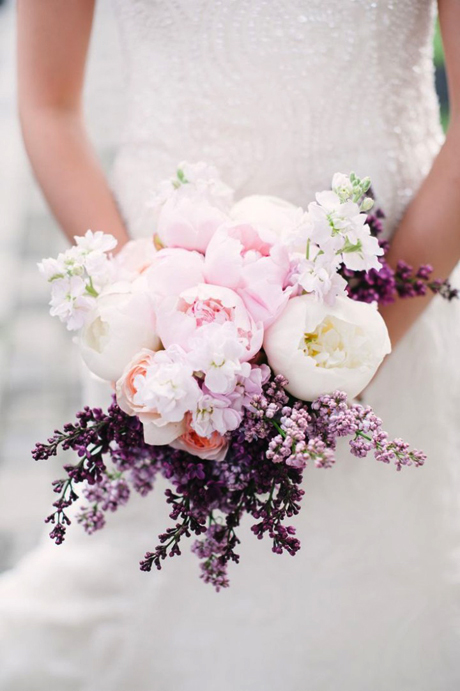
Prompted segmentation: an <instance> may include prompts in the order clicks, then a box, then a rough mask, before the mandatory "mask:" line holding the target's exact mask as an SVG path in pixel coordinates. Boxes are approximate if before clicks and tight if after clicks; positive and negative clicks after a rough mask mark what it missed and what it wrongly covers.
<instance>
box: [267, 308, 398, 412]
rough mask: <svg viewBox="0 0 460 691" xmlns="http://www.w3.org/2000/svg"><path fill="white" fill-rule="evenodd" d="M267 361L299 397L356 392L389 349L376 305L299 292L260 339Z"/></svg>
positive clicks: (367, 379)
mask: <svg viewBox="0 0 460 691" xmlns="http://www.w3.org/2000/svg"><path fill="white" fill-rule="evenodd" d="M264 349H265V352H266V354H267V358H268V362H269V364H270V366H271V367H272V369H273V370H274V372H275V373H276V374H282V375H284V376H285V377H286V378H287V379H288V381H289V384H288V386H287V387H286V388H287V390H288V391H289V393H291V394H292V395H293V396H296V397H297V398H300V399H301V400H303V401H313V400H314V399H315V398H317V397H318V396H322V395H323V394H326V393H332V392H333V391H336V390H340V391H344V392H345V393H346V394H347V395H348V396H349V397H350V398H354V397H355V396H357V395H358V394H359V393H360V392H361V391H362V390H363V389H364V388H365V387H366V386H367V384H368V383H369V382H370V380H371V379H372V377H373V376H374V374H375V372H376V371H377V369H378V367H379V365H380V364H381V362H382V360H383V358H384V357H385V355H387V354H388V353H389V352H390V351H391V345H390V339H389V336H388V331H387V328H386V326H385V322H384V321H383V319H382V317H381V316H380V314H379V312H378V311H377V309H376V307H374V306H373V305H369V304H366V303H363V302H356V301H355V300H351V299H350V298H347V297H338V298H337V299H336V301H335V303H334V305H332V306H331V305H327V304H325V303H321V302H317V301H316V300H315V298H314V297H313V296H311V295H300V296H299V297H296V298H293V299H292V300H290V301H289V302H288V305H287V307H286V309H285V310H284V312H283V313H282V314H281V316H280V317H278V319H277V320H276V321H275V323H274V324H272V326H270V327H269V328H268V329H267V331H266V333H265V338H264Z"/></svg>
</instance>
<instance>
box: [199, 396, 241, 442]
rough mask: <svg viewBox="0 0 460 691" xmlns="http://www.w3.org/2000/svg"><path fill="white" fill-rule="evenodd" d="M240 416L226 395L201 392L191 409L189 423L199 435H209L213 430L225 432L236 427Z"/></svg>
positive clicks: (220, 432)
mask: <svg viewBox="0 0 460 691" xmlns="http://www.w3.org/2000/svg"><path fill="white" fill-rule="evenodd" d="M242 417H243V416H242V413H241V412H240V411H239V410H235V409H234V408H233V407H232V406H231V400H230V399H229V398H227V397H226V396H219V395H213V394H211V393H203V394H202V395H201V397H200V398H199V400H198V402H197V405H196V406H195V408H194V410H192V420H191V423H190V424H191V426H192V427H193V429H194V430H195V432H196V433H197V434H199V435H200V437H210V436H211V435H212V434H213V433H214V432H218V433H219V434H226V432H231V431H232V430H235V429H237V428H238V427H239V425H240V424H241V420H242Z"/></svg>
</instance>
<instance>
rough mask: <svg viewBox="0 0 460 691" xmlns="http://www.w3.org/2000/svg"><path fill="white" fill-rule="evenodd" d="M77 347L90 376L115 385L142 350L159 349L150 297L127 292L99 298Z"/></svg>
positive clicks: (108, 294) (107, 294) (140, 293)
mask: <svg viewBox="0 0 460 691" xmlns="http://www.w3.org/2000/svg"><path fill="white" fill-rule="evenodd" d="M120 290H121V286H120ZM79 344H80V350H81V354H82V357H83V360H84V361H85V363H86V365H87V366H88V368H89V369H90V370H91V372H93V373H94V374H96V375H97V376H98V377H101V379H106V380H107V381H116V380H117V379H119V377H121V375H122V373H123V370H124V368H125V367H126V365H127V364H128V362H129V361H130V360H131V358H132V357H133V356H134V355H135V354H136V353H137V352H139V351H140V350H141V349H142V348H149V349H150V350H157V348H159V346H160V341H159V338H158V336H157V334H156V330H155V313H154V309H153V302H152V299H151V297H150V296H149V295H147V294H146V293H142V292H131V291H128V290H124V291H122V292H108V293H106V294H103V295H100V296H99V297H98V298H97V300H96V309H95V312H94V318H93V319H92V320H91V321H90V322H89V323H88V324H86V326H85V327H84V329H83V330H82V332H81V335H80V339H79Z"/></svg>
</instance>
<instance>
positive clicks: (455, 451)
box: [0, 0, 460, 691]
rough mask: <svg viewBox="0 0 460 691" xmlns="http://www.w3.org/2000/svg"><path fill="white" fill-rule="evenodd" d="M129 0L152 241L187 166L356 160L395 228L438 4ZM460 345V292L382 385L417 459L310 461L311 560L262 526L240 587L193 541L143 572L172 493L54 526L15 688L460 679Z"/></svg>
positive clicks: (260, 179)
mask: <svg viewBox="0 0 460 691" xmlns="http://www.w3.org/2000/svg"><path fill="white" fill-rule="evenodd" d="M116 9H117V13H118V15H119V22H120V29H121V32H122V44H123V47H124V51H125V62H126V65H127V78H128V90H127V98H128V102H129V112H128V119H127V123H126V128H125V133H124V139H123V144H122V146H121V148H120V151H119V154H118V157H117V160H116V164H115V168H114V176H113V184H114V189H115V193H116V195H117V198H118V201H119V204H120V208H121V210H122V212H123V215H124V216H125V218H126V221H127V224H128V226H129V228H130V230H131V232H132V234H133V235H136V236H139V235H143V234H148V233H150V232H151V230H152V227H151V222H150V213H149V208H148V202H149V199H150V196H151V192H152V187H153V186H154V185H155V183H156V182H157V181H158V180H160V179H162V178H164V177H165V176H168V175H169V174H171V173H172V172H173V171H174V170H175V166H176V164H177V163H178V161H180V160H182V159H188V160H190V161H195V160H200V159H204V160H207V161H209V162H213V163H214V164H216V165H217V167H218V168H219V169H220V171H221V173H222V176H223V177H224V179H225V180H227V181H228V182H229V183H230V184H232V185H233V186H234V187H235V188H236V190H237V193H238V195H245V194H248V193H254V192H259V193H266V194H275V195H279V196H282V197H285V198H287V199H289V200H290V201H292V202H296V203H298V204H304V203H306V202H308V201H309V200H310V199H311V197H312V194H313V192H314V191H315V190H320V189H323V188H325V187H326V186H327V185H328V184H329V182H330V179H331V175H332V173H334V172H335V171H337V170H340V171H343V172H346V171H349V170H351V169H354V170H355V171H356V172H357V173H358V174H359V175H370V176H371V178H372V181H373V185H374V189H375V191H376V193H377V196H378V200H379V203H380V204H381V205H382V206H383V208H384V209H385V210H386V212H387V216H388V218H387V225H386V229H387V232H388V233H391V232H392V230H393V229H394V227H395V224H396V223H397V222H398V220H399V219H400V218H401V215H402V213H403V211H404V208H405V207H406V205H407V203H408V202H409V201H410V199H411V197H412V196H413V195H414V194H415V192H416V191H417V188H418V186H419V184H420V182H421V180H422V179H423V177H424V175H425V174H426V173H427V171H428V170H429V168H430V165H431V162H432V160H433V157H434V156H435V154H436V152H437V151H438V148H439V146H440V144H441V142H442V137H441V131H440V127H439V124H438V110H437V103H436V98H435V93H434V88H433V71H432V63H431V45H432V26H433V12H434V7H433V3H432V2H431V0H393V1H392V0H374V1H371V0H328V2H325V1H324V0H283V1H280V2H269V1H268V0H212V1H211V0H193V1H191V0H170V1H169V2H160V0H116ZM433 232H435V228H433ZM457 281H458V282H459V283H460V277H459V276H457ZM459 343H460V308H459V305H458V304H456V305H453V304H446V303H443V302H442V301H441V300H439V299H435V300H434V301H433V302H432V304H431V306H430V307H429V309H428V310H427V311H426V313H425V314H424V315H423V317H422V318H421V319H420V320H419V322H418V323H417V324H416V325H415V326H414V327H413V328H412V330H411V331H410V333H409V334H408V335H407V336H406V338H405V339H404V341H403V342H402V343H401V344H400V345H399V346H398V348H397V350H396V351H395V352H394V354H393V355H392V356H391V358H390V359H389V360H388V362H387V363H386V365H385V366H384V367H383V368H382V370H381V372H380V374H379V376H378V378H377V380H376V381H375V383H374V384H373V386H372V387H371V389H370V390H369V392H368V394H367V398H368V401H369V403H371V404H372V405H373V406H374V407H375V409H376V412H377V413H378V414H380V415H381V416H382V417H383V419H384V421H385V423H386V427H387V428H388V430H389V432H390V433H391V434H392V435H395V436H401V437H403V438H405V439H407V440H408V441H409V442H410V443H411V444H413V445H414V446H417V447H419V448H423V449H424V450H426V451H427V452H428V454H429V461H428V463H427V464H426V466H425V467H424V468H422V469H406V470H405V471H404V472H401V473H396V472H395V471H394V470H393V469H392V468H390V467H387V466H383V465H382V464H378V463H376V462H374V461H373V460H372V459H357V458H354V457H351V456H349V454H348V453H347V452H346V451H345V450H344V451H343V454H342V456H341V459H340V462H339V463H338V464H337V466H336V467H335V468H334V469H332V470H330V471H320V470H316V469H314V468H311V469H308V471H307V472H306V474H305V490H306V496H305V499H304V507H303V511H302V514H301V516H300V517H299V518H298V520H297V526H298V534H299V537H300V538H301V540H302V543H303V547H302V550H301V552H300V553H299V554H298V555H297V556H296V557H295V558H291V557H289V556H281V557H280V556H277V555H273V554H272V553H271V551H270V546H269V544H268V542H265V541H262V542H258V541H257V540H256V539H254V538H253V537H252V535H250V534H249V530H248V527H247V526H245V527H244V530H243V545H242V548H241V556H242V558H241V564H240V566H238V567H234V568H233V569H231V570H230V576H231V580H232V584H231V587H230V589H228V590H226V591H223V592H221V593H219V594H216V593H215V592H214V591H213V589H212V588H211V587H209V586H206V585H204V584H203V583H202V582H201V581H200V580H199V579H198V566H197V563H196V558H195V557H194V556H193V555H189V554H187V553H185V554H184V556H183V557H181V558H180V559H174V560H170V563H167V564H166V567H165V569H164V570H163V571H162V572H160V573H156V572H155V573H151V574H145V573H140V572H139V571H138V567H137V562H138V560H139V558H141V557H142V556H143V554H144V552H145V551H146V550H148V549H150V548H152V547H153V546H155V544H156V536H157V533H158V532H159V531H161V530H162V528H163V527H164V525H165V521H166V520H167V515H166V510H165V509H164V508H163V506H162V503H163V502H162V497H161V496H159V491H158V490H159V489H160V488H158V489H157V492H156V494H155V493H154V494H153V495H150V496H149V497H148V498H146V499H137V498H136V499H133V501H132V502H131V503H130V505H129V506H128V507H126V508H125V509H122V510H120V512H119V513H118V514H116V515H114V516H113V517H110V521H109V525H108V527H107V528H106V529H105V530H104V531H102V532H101V533H100V534H96V535H94V536H92V537H87V536H86V535H84V534H83V533H82V532H80V529H79V527H77V526H75V527H74V530H73V531H70V536H69V539H68V542H67V543H66V544H65V545H64V546H62V547H60V548H59V549H57V548H55V547H54V546H53V545H52V544H51V543H48V542H44V543H43V545H41V546H40V547H39V548H38V549H37V550H36V551H35V552H34V553H33V554H31V555H30V556H29V557H27V558H26V559H24V560H23V561H22V563H21V564H20V565H19V566H18V567H17V568H16V569H15V570H14V571H12V572H11V573H10V574H6V575H5V576H4V577H3V578H2V579H1V581H0V642H1V644H0V660H1V664H0V689H1V691H127V690H128V689H129V690H130V691H131V690H132V691H173V690H174V691H198V690H199V691H215V690H216V689H219V691H259V690H262V689H263V690H264V691H275V690H276V691H278V690H280V691H281V690H282V691H337V690H338V689H341V691H370V690H372V691H395V690H397V691H435V690H436V691H456V690H457V689H458V688H460V660H459V655H458V651H459V644H460V631H459V623H460V622H459V612H458V606H459V596H460V587H459V586H460V574H459V563H460V562H459V559H460V510H459V505H458V497H459V490H460V481H459V449H460V430H459V424H458V423H459V410H460V407H459V405H460V373H459V368H458V360H457V358H458V347H459ZM93 394H94V392H93ZM92 402H95V401H94V400H93V401H92Z"/></svg>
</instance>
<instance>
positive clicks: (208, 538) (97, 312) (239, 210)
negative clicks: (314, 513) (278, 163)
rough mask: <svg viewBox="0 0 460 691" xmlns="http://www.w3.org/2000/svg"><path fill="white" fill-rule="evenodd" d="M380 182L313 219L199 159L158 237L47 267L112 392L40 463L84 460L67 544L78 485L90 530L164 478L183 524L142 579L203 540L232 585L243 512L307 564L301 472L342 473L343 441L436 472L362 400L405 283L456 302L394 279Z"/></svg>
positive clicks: (327, 201) (104, 243)
mask: <svg viewBox="0 0 460 691" xmlns="http://www.w3.org/2000/svg"><path fill="white" fill-rule="evenodd" d="M369 187H370V181H369V179H359V178H358V177H356V176H355V175H353V174H351V175H350V176H346V175H342V174H337V175H334V178H333V180H332V189H331V190H330V191H325V192H321V193H319V194H317V195H316V201H313V202H311V203H310V204H309V205H308V209H307V211H305V210H303V209H301V208H297V207H295V206H293V205H291V204H289V203H287V202H284V201H283V200H280V199H276V198H272V197H259V196H255V197H247V198H245V199H242V200H241V201H239V202H237V203H236V204H234V203H233V199H232V190H231V189H230V188H229V187H227V186H226V185H225V184H224V183H223V182H222V181H221V180H220V178H219V176H218V174H217V171H216V170H215V169H214V168H212V167H211V166H208V165H206V164H201V163H200V164H196V165H191V164H186V163H184V164H183V165H181V167H180V168H179V170H178V171H177V176H176V177H175V178H174V179H172V180H168V181H165V182H164V183H163V184H162V185H161V186H160V187H159V189H158V191H157V195H156V197H155V199H154V200H153V202H152V213H151V218H152V225H151V228H146V229H145V230H146V233H147V234H148V237H146V238H144V239H141V240H134V241H131V242H129V243H128V244H127V245H125V246H124V247H123V248H122V249H121V251H120V252H119V253H118V254H116V255H115V256H112V255H111V251H112V250H113V249H114V248H115V246H116V240H115V239H114V238H113V237H112V236H110V235H106V234H103V233H102V232H96V233H92V232H91V231H88V232H87V233H86V235H85V236H83V237H77V238H75V241H76V245H75V246H74V247H72V248H71V249H69V250H68V251H67V252H64V253H63V254H61V255H59V256H58V257H57V259H46V260H43V262H42V263H41V264H40V271H41V272H42V274H43V275H44V277H45V278H46V279H47V280H48V281H49V283H50V285H51V291H52V297H51V314H52V315H54V316H57V317H59V319H60V320H61V321H62V322H64V323H65V324H66V325H67V328H68V329H69V330H72V331H75V332H77V336H76V341H77V343H78V345H79V348H80V351H81V355H82V358H83V360H84V361H85V363H86V365H87V366H88V368H89V369H90V370H91V372H93V373H94V374H95V375H97V376H98V377H100V378H102V379H103V380H106V381H107V382H108V383H109V382H110V383H112V386H113V389H114V398H113V404H112V405H111V406H110V408H109V409H108V411H107V412H103V411H102V410H100V409H92V410H91V409H89V408H85V409H84V410H83V411H82V412H80V413H79V414H78V415H77V421H76V423H73V424H70V423H69V424H67V425H65V426H64V429H63V430H62V431H56V432H55V434H54V436H53V437H51V438H50V439H49V440H48V443H47V444H37V446H36V448H35V451H34V457H35V458H36V459H43V458H48V457H49V456H51V455H54V454H56V452H57V449H58V448H59V447H62V448H63V449H72V450H74V451H75V452H76V453H77V456H78V460H77V462H76V463H74V464H72V465H66V466H64V468H65V471H66V474H67V475H66V477H65V478H64V479H60V480H57V481H56V482H55V483H54V490H55V492H56V493H57V494H58V495H59V497H58V499H57V500H56V501H55V503H54V511H53V513H52V514H51V515H50V516H48V518H47V519H46V520H47V522H49V523H52V524H53V528H52V531H51V537H52V538H53V539H54V540H55V541H56V543H58V544H60V543H61V542H62V541H63V540H64V537H65V532H66V527H67V526H68V525H69V524H70V519H69V516H68V512H67V510H68V508H69V506H71V504H73V503H74V502H75V501H76V500H77V499H78V495H77V493H76V490H75V488H76V486H77V485H78V484H79V483H81V486H82V494H83V496H84V498H85V500H86V503H85V505H84V506H80V509H79V513H78V514H77V521H78V522H79V523H81V524H82V525H83V527H84V528H85V529H86V531H87V532H88V533H92V532H93V531H95V530H97V529H100V528H102V527H103V526H104V524H105V515H106V514H107V512H110V511H115V510H116V509H118V508H119V507H120V506H122V505H124V504H126V502H127V501H128V500H129V497H130V493H131V492H132V491H133V490H134V491H136V492H139V493H140V494H141V495H146V494H148V493H149V492H150V491H151V490H152V489H153V486H154V480H155V477H156V475H157V474H162V475H163V476H164V477H165V478H167V480H168V481H169V485H170V486H169V488H168V489H167V491H166V501H167V502H168V504H169V505H170V508H171V513H170V516H171V518H172V520H173V525H171V527H169V528H168V529H167V530H166V532H165V533H163V534H162V535H160V536H159V544H158V546H157V547H156V548H154V550H153V551H152V552H147V554H146V555H145V557H144V559H143V560H142V561H141V568H142V569H143V570H146V571H148V570H150V569H151V568H152V566H153V565H155V566H156V567H157V568H161V565H162V561H163V560H164V559H165V558H166V557H167V556H174V555H178V554H180V546H181V544H182V539H183V538H184V537H190V536H192V535H194V536H195V538H196V539H195V541H194V542H193V545H192V550H193V551H194V552H195V553H196V555H197V556H198V557H199V559H200V560H201V569H202V574H201V575H202V578H203V579H204V580H205V581H206V582H210V583H212V584H213V585H214V586H215V587H216V588H217V589H219V588H221V587H225V586H227V585H228V577H227V565H228V563H229V562H230V561H235V562H237V561H238V559H239V557H238V554H237V547H238V542H239V538H238V535H237V528H238V525H239V523H240V520H241V518H242V516H243V514H246V513H247V514H250V516H252V518H253V519H254V524H253V526H252V531H253V532H254V534H255V535H256V536H257V537H258V538H262V537H264V536H265V535H267V536H268V537H269V538H270V540H271V541H272V546H273V551H274V552H276V553H281V552H283V551H287V552H288V553H290V554H295V553H296V552H297V550H298V549H299V547H300V543H299V541H298V539H297V538H296V537H295V530H294V528H293V527H291V526H289V525H286V520H287V519H289V518H290V517H292V516H294V515H296V514H297V513H298V512H299V511H300V508H301V506H300V502H301V498H302V495H303V489H302V473H303V471H304V469H305V468H306V467H307V466H308V465H312V466H316V467H317V468H330V467H331V466H333V465H334V462H335V457H334V450H335V446H336V441H337V439H338V438H339V437H349V444H350V449H351V452H352V453H353V454H354V455H355V456H358V457H364V456H366V455H367V454H369V453H371V452H372V453H373V454H374V456H375V458H376V459H377V461H381V462H383V463H394V464H395V465H396V468H397V469H398V470H400V469H401V468H402V467H403V466H410V465H413V466H420V465H422V464H423V462H424V460H425V457H424V455H423V453H421V452H420V451H413V450H410V449H409V447H408V445H407V444H406V443H405V442H403V441H402V440H401V439H395V440H390V439H389V438H388V435H387V434H386V433H385V432H384V431H383V429H382V423H381V421H380V420H379V419H378V418H377V417H376V416H375V415H374V413H373V412H372V410H371V409H370V408H369V407H363V406H361V405H358V404H357V403H353V399H354V398H355V397H356V396H357V395H358V394H359V393H360V392H361V391H362V390H363V389H364V388H365V387H366V386H367V384H368V383H369V382H370V380H371V379H372V377H373V375H374V374H375V372H376V370H377V369H378V367H379V365H380V363H381V362H382V360H383V358H384V357H385V355H387V354H388V353H389V352H390V341H389V338H388V333H387V330H386V327H385V324H384V322H383V319H382V318H381V317H380V315H379V312H378V311H377V307H376V302H377V301H379V299H380V300H381V301H383V300H385V299H386V300H388V299H389V297H391V295H390V294H391V293H395V292H399V293H401V294H404V286H406V291H405V292H406V294H416V293H417V292H418V293H420V292H423V290H425V289H426V287H427V286H428V287H431V289H433V290H437V291H438V292H439V291H441V292H442V290H441V288H442V286H444V292H445V290H446V289H445V285H444V284H441V283H439V282H438V283H436V282H434V283H433V282H430V280H429V275H430V269H429V267H422V269H421V270H419V272H417V274H416V275H413V273H412V271H411V270H410V267H408V268H407V269H406V270H405V272H404V271H403V270H402V269H401V270H400V271H399V274H400V275H399V277H398V272H396V273H395V272H393V273H391V270H390V269H389V268H388V267H382V263H381V262H382V261H383V255H384V251H385V243H383V242H380V241H379V240H378V239H377V237H376V232H377V231H378V230H379V223H380V220H379V218H380V216H381V214H376V215H375V216H373V217H372V216H370V215H369V212H370V210H371V208H372V206H373V200H372V199H371V198H370V197H369V196H367V193H368V190H369ZM403 268H404V267H403ZM384 270H385V271H386V272H387V275H386V278H385V276H382V274H381V272H382V271H384ZM420 271H421V272H422V273H421V274H420V275H419V273H420ZM401 275H402V278H401ZM382 286H383V288H382ZM401 286H403V288H401ZM408 286H409V287H411V288H410V290H409V289H408V288H407V287H408ZM421 286H422V287H421ZM422 288H423V290H422ZM411 291H412V293H411ZM382 296H383V297H382ZM108 386H109V384H108ZM349 401H350V402H349Z"/></svg>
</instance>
